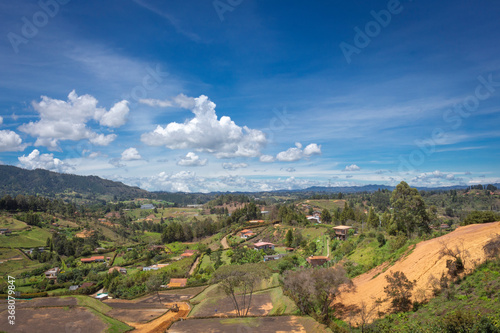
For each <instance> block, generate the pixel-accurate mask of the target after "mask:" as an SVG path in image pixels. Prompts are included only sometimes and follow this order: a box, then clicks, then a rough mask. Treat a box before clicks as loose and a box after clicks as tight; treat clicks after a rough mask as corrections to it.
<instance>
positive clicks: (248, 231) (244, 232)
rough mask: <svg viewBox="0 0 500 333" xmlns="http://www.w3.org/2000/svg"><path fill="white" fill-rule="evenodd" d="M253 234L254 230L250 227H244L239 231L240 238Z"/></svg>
mask: <svg viewBox="0 0 500 333" xmlns="http://www.w3.org/2000/svg"><path fill="white" fill-rule="evenodd" d="M253 236H255V232H253V231H252V230H250V229H245V230H241V231H240V238H243V239H247V238H250V237H253Z"/></svg>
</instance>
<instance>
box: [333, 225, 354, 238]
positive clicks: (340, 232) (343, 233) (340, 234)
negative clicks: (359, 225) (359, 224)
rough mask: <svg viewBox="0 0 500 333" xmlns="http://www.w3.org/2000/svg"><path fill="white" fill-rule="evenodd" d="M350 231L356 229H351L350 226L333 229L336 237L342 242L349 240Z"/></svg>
mask: <svg viewBox="0 0 500 333" xmlns="http://www.w3.org/2000/svg"><path fill="white" fill-rule="evenodd" d="M349 229H354V228H353V227H350V226H348V225H339V226H336V227H333V230H335V236H337V239H340V240H346V239H347V235H348V232H349Z"/></svg>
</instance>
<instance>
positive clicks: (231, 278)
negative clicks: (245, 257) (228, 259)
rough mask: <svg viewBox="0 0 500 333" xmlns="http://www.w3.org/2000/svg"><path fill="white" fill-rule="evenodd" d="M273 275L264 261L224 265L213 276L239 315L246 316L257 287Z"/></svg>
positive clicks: (213, 281)
mask: <svg viewBox="0 0 500 333" xmlns="http://www.w3.org/2000/svg"><path fill="white" fill-rule="evenodd" d="M270 276H271V274H270V272H269V270H268V269H267V267H266V266H265V265H263V264H262V263H258V264H245V265H230V266H222V267H220V268H219V269H218V270H217V271H216V272H215V273H214V276H213V278H212V283H218V284H219V288H221V289H222V290H223V291H224V293H225V294H226V295H227V296H229V297H230V299H231V300H232V302H233V305H234V308H235V310H236V313H237V314H238V316H246V315H248V312H249V311H250V306H251V303H252V295H253V292H254V289H255V287H256V286H257V284H258V283H260V282H261V281H262V280H263V279H268V278H269V277H270Z"/></svg>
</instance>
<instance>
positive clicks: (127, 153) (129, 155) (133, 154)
mask: <svg viewBox="0 0 500 333" xmlns="http://www.w3.org/2000/svg"><path fill="white" fill-rule="evenodd" d="M140 159H142V157H141V155H140V154H139V152H138V151H137V149H136V148H133V147H131V148H128V149H125V150H124V151H123V152H122V161H134V160H140Z"/></svg>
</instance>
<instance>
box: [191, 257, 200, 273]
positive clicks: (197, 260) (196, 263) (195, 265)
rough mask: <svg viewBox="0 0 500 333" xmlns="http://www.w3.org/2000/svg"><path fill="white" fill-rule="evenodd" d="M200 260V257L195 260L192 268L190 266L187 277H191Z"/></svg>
mask: <svg viewBox="0 0 500 333" xmlns="http://www.w3.org/2000/svg"><path fill="white" fill-rule="evenodd" d="M200 258H201V256H199V257H198V258H196V261H195V262H194V264H193V266H191V269H190V270H189V276H191V275H193V273H194V270H195V269H196V267H197V266H198V263H199V262H200Z"/></svg>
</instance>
